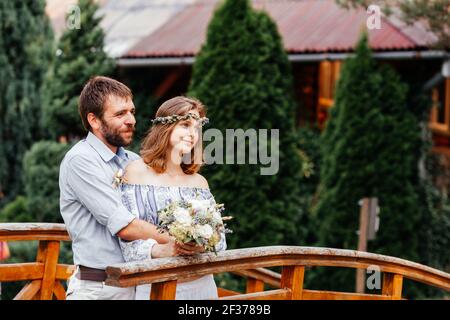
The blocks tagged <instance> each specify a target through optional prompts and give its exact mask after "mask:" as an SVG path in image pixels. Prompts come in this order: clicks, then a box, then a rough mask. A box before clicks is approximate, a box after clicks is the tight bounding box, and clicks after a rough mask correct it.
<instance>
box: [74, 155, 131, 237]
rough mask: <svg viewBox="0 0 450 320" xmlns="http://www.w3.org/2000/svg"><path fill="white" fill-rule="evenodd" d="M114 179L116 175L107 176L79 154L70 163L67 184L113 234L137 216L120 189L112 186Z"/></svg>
mask: <svg viewBox="0 0 450 320" xmlns="http://www.w3.org/2000/svg"><path fill="white" fill-rule="evenodd" d="M112 182H113V177H112V176H111V177H107V176H106V175H105V173H104V171H103V169H102V168H101V167H99V166H96V165H95V163H93V161H92V159H89V158H87V157H83V156H76V157H73V158H72V159H71V160H70V161H69V163H68V169H67V183H68V185H69V186H70V188H71V189H72V190H73V191H74V193H75V195H76V197H77V198H78V200H80V202H81V203H82V204H83V205H84V206H85V207H86V208H87V209H88V210H89V212H90V213H91V214H92V215H93V216H94V217H95V219H96V220H97V221H98V222H99V223H100V224H102V225H104V226H106V227H107V228H108V230H109V232H111V234H112V235H113V236H114V235H115V234H116V233H117V232H119V231H120V230H121V229H123V228H124V227H126V226H127V225H128V224H130V222H131V221H133V220H134V219H135V216H134V215H133V214H131V213H130V212H129V211H128V210H127V209H126V208H125V206H124V205H123V204H122V202H121V198H120V193H119V192H118V190H115V189H114V188H113V186H112Z"/></svg>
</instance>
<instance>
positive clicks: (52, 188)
mask: <svg viewBox="0 0 450 320" xmlns="http://www.w3.org/2000/svg"><path fill="white" fill-rule="evenodd" d="M70 147H71V145H70V144H62V143H57V142H53V141H40V142H38V143H35V144H34V145H33V147H32V148H31V149H30V150H29V151H27V153H25V156H24V158H23V171H24V182H25V192H26V197H27V207H28V212H30V214H31V216H32V220H31V221H38V222H62V217H61V214H60V212H59V183H58V181H59V166H60V164H61V161H62V159H63V158H64V155H65V154H66V152H67V151H68V150H69V149H70Z"/></svg>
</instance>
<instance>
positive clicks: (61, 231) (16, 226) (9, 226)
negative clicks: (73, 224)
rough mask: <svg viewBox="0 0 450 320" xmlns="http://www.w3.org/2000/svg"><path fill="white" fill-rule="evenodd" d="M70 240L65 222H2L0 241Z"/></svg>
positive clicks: (0, 225)
mask: <svg viewBox="0 0 450 320" xmlns="http://www.w3.org/2000/svg"><path fill="white" fill-rule="evenodd" d="M31 240H47V241H51V240H55V241H70V237H69V234H68V233H67V230H66V226H65V225H64V224H63V223H0V241H31Z"/></svg>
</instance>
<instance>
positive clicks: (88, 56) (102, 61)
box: [44, 0, 114, 140]
mask: <svg viewBox="0 0 450 320" xmlns="http://www.w3.org/2000/svg"><path fill="white" fill-rule="evenodd" d="M78 7H79V10H80V11H79V12H80V16H79V18H80V24H79V26H80V28H79V29H77V28H76V24H75V26H74V27H73V28H68V29H67V30H66V31H65V32H64V33H63V35H62V36H61V39H60V40H59V43H58V50H57V57H56V59H55V63H54V66H53V70H52V73H51V74H50V75H49V77H48V78H47V81H46V99H45V105H44V123H45V124H46V128H47V129H48V131H49V134H50V135H51V136H52V137H53V138H56V137H59V136H66V137H67V138H68V139H69V140H76V139H79V138H81V137H83V136H84V135H85V134H86V131H85V129H84V128H83V125H82V123H81V120H80V116H79V115H78V96H79V95H80V92H81V90H82V89H83V85H84V84H85V83H86V82H87V81H88V80H89V79H90V78H91V77H92V76H94V75H106V76H107V75H110V74H111V73H112V72H113V68H114V64H113V60H112V59H111V58H109V57H108V56H107V55H106V53H105V51H104V49H103V45H104V37H105V35H104V32H103V30H102V28H101V26H100V21H101V17H99V16H98V15H96V12H97V9H98V5H97V4H96V3H95V2H94V1H92V0H79V2H78ZM74 14H76V12H75V11H74V12H71V13H69V14H68V16H67V18H70V19H73V18H76V17H70V15H74Z"/></svg>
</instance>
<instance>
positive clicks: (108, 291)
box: [66, 268, 136, 300]
mask: <svg viewBox="0 0 450 320" xmlns="http://www.w3.org/2000/svg"><path fill="white" fill-rule="evenodd" d="M78 274H79V271H78V268H77V271H76V272H75V273H74V274H73V275H72V276H71V277H70V278H69V280H68V281H67V283H68V284H67V292H66V300H134V299H135V292H136V289H135V287H130V288H119V287H112V286H107V285H105V283H104V282H99V281H90V280H80V279H78Z"/></svg>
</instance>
